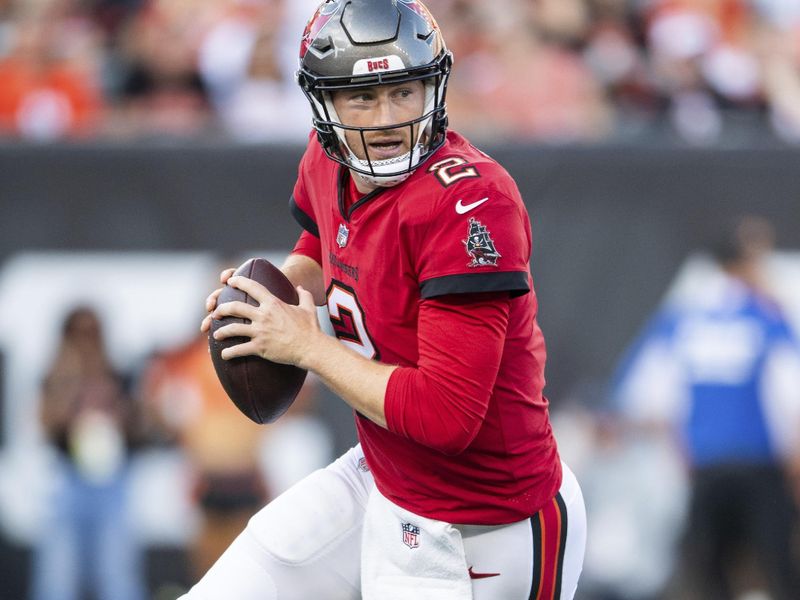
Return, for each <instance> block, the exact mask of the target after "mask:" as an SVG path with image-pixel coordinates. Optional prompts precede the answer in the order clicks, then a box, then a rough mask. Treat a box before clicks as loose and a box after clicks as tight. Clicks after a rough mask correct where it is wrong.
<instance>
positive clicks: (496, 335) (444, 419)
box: [384, 294, 512, 456]
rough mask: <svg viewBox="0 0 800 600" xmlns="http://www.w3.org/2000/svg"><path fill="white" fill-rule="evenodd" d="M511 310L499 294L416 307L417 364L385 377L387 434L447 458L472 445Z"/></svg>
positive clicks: (446, 298)
mask: <svg viewBox="0 0 800 600" xmlns="http://www.w3.org/2000/svg"><path fill="white" fill-rule="evenodd" d="M511 302H512V300H511V299H510V298H508V296H503V295H498V294H468V295H463V294H456V295H448V296H443V297H441V298H434V299H429V300H423V301H422V303H421V306H420V311H419V361H418V364H417V366H416V367H400V368H398V369H395V370H394V371H393V372H392V374H391V376H390V377H389V384H388V386H387V389H386V395H385V397H384V410H385V414H386V424H387V427H388V429H389V431H392V432H393V433H396V434H398V435H400V436H403V437H405V438H408V439H412V440H414V441H416V442H418V443H420V444H423V445H425V446H428V447H429V448H434V449H436V450H438V451H439V452H443V453H445V454H448V455H451V456H454V455H457V454H460V453H461V452H463V451H464V450H465V449H466V448H467V447H468V446H469V445H470V443H471V442H472V440H473V439H474V438H475V435H476V434H477V433H478V430H479V429H480V427H481V425H482V424H483V421H484V419H485V418H486V411H487V410H488V407H489V400H490V398H491V395H492V390H493V388H494V384H495V380H496V379H497V373H498V371H499V369H500V361H501V359H502V356H503V348H504V341H505V334H506V330H507V328H508V318H509V313H510V306H511ZM476 340H478V343H476ZM464 348H468V349H469V351H468V352H464Z"/></svg>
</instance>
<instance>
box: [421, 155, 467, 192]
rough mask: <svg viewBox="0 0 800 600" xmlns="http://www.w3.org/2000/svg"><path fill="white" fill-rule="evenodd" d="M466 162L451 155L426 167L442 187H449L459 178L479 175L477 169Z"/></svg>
mask: <svg viewBox="0 0 800 600" xmlns="http://www.w3.org/2000/svg"><path fill="white" fill-rule="evenodd" d="M466 164H468V163H467V161H466V160H464V159H463V158H460V157H458V156H451V157H450V158H445V159H444V160H440V161H439V162H436V163H433V164H432V165H431V166H430V167H428V173H434V174H435V175H436V179H438V180H439V183H441V184H442V185H443V186H444V187H450V186H451V185H453V184H454V183H455V182H456V181H458V180H460V179H469V178H471V177H480V174H479V173H478V169H476V168H475V167H473V166H464V165H466Z"/></svg>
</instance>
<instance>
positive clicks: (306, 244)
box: [292, 230, 322, 265]
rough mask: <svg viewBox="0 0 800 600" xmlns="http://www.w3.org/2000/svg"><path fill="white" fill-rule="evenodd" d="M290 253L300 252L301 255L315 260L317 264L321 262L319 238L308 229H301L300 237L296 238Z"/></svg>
mask: <svg viewBox="0 0 800 600" xmlns="http://www.w3.org/2000/svg"><path fill="white" fill-rule="evenodd" d="M292 254H300V255H302V256H307V257H308V258H310V259H311V260H313V261H315V262H316V263H317V264H319V265H321V264H322V243H321V242H320V239H319V238H318V237H317V236H315V235H312V234H311V233H309V232H308V231H305V230H303V231H302V232H301V233H300V237H299V238H297V243H296V244H295V245H294V249H293V250H292Z"/></svg>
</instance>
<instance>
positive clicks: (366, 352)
mask: <svg viewBox="0 0 800 600" xmlns="http://www.w3.org/2000/svg"><path fill="white" fill-rule="evenodd" d="M328 312H329V313H330V318H331V324H332V325H333V331H334V332H335V333H336V337H337V338H339V341H341V342H342V343H343V344H344V345H345V346H347V347H348V348H352V349H353V350H355V351H356V352H358V353H359V354H361V355H362V356H366V357H367V358H369V359H373V358H377V355H378V352H377V350H376V349H375V344H374V343H373V342H372V339H371V338H370V337H369V333H368V332H367V326H366V324H365V323H364V313H363V311H362V310H361V306H359V304H358V300H356V296H355V293H354V292H353V290H352V289H350V288H349V287H347V286H346V285H344V284H341V283H339V282H338V281H334V282H333V283H332V284H331V286H330V287H329V288H328Z"/></svg>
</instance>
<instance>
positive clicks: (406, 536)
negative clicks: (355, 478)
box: [361, 489, 472, 600]
mask: <svg viewBox="0 0 800 600" xmlns="http://www.w3.org/2000/svg"><path fill="white" fill-rule="evenodd" d="M467 569H468V566H467V560H466V557H465V555H464V543H463V541H462V539H461V533H460V532H459V531H458V530H457V529H456V528H455V527H453V526H452V525H451V524H450V523H445V522H443V521H436V520H433V519H427V518H425V517H420V516H418V515H415V514H414V513H412V512H409V511H407V510H405V509H403V508H400V507H399V506H397V505H395V504H393V503H392V502H390V501H389V500H387V499H386V498H384V497H383V496H382V495H381V494H380V493H379V492H378V490H377V489H373V490H372V493H371V494H370V497H369V503H368V505H367V512H366V515H365V518H364V531H363V541H362V555H361V587H362V594H363V596H362V598H363V600H409V598H413V599H414V600H472V584H471V582H470V579H469V572H468V570H467Z"/></svg>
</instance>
